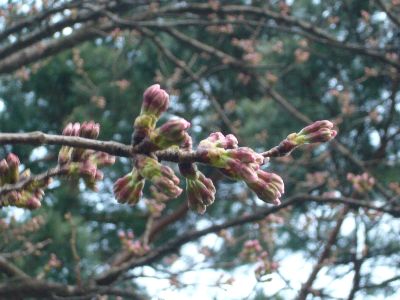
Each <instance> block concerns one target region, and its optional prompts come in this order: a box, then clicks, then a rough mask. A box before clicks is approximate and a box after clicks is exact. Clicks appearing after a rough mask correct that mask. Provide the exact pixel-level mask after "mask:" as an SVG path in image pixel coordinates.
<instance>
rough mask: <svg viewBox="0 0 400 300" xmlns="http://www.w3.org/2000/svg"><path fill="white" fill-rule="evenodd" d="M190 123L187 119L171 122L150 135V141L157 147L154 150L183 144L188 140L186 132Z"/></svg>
mask: <svg viewBox="0 0 400 300" xmlns="http://www.w3.org/2000/svg"><path fill="white" fill-rule="evenodd" d="M189 127H190V123H189V122H188V121H186V120H185V119H182V118H178V119H174V120H170V121H168V122H166V123H165V124H164V125H162V126H161V127H160V128H157V129H156V130H155V131H154V132H152V133H151V134H150V141H151V142H152V143H153V144H154V145H155V146H156V147H154V148H155V149H154V150H160V149H165V148H168V147H170V146H174V145H177V146H179V145H180V144H182V143H183V142H184V141H185V139H186V130H187V129H188V128H189Z"/></svg>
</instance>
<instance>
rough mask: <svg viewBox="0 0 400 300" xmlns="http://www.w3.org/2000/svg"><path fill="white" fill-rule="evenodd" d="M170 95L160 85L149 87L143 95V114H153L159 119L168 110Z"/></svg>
mask: <svg viewBox="0 0 400 300" xmlns="http://www.w3.org/2000/svg"><path fill="white" fill-rule="evenodd" d="M168 105H169V95H168V94H167V92H166V91H164V90H163V89H161V88H160V85H159V84H153V85H152V86H150V87H148V88H147V89H146V90H145V92H144V94H143V103H142V110H141V113H142V114H152V115H155V116H156V117H157V118H159V117H160V115H161V114H162V113H163V112H165V111H166V110H167V109H168Z"/></svg>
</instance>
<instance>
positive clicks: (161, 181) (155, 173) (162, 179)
mask: <svg viewBox="0 0 400 300" xmlns="http://www.w3.org/2000/svg"><path fill="white" fill-rule="evenodd" d="M135 165H136V168H137V169H138V172H139V173H140V175H142V176H143V177H144V178H146V179H148V180H150V181H151V182H152V183H153V184H154V186H155V187H156V188H157V189H158V191H159V192H160V193H163V194H165V195H166V196H168V197H170V198H176V197H178V196H179V195H180V194H181V193H182V189H181V188H180V187H179V186H178V184H179V178H178V177H176V175H175V173H174V171H173V170H172V169H171V168H170V167H168V166H163V165H161V164H160V163H159V162H158V161H157V160H155V159H154V158H151V157H149V156H146V155H137V156H136V161H135Z"/></svg>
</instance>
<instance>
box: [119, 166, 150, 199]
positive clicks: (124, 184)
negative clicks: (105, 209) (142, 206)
mask: <svg viewBox="0 0 400 300" xmlns="http://www.w3.org/2000/svg"><path fill="white" fill-rule="evenodd" d="M144 183H145V180H144V179H143V177H141V176H140V175H139V173H138V172H137V170H133V171H132V172H130V173H128V174H127V175H125V176H124V177H122V178H119V179H118V180H117V181H116V182H115V183H114V195H115V197H116V198H117V200H118V202H119V203H128V204H130V205H135V204H136V203H138V202H139V199H140V197H141V196H142V190H143V187H144Z"/></svg>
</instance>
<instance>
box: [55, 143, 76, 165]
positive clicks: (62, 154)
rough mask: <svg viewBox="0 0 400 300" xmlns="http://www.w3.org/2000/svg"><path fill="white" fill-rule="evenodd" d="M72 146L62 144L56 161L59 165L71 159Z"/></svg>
mask: <svg viewBox="0 0 400 300" xmlns="http://www.w3.org/2000/svg"><path fill="white" fill-rule="evenodd" d="M72 150H73V149H72V148H71V147H67V146H62V147H61V149H60V151H59V152H58V163H59V164H60V165H65V164H66V163H67V162H69V161H70V160H71V154H72Z"/></svg>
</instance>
